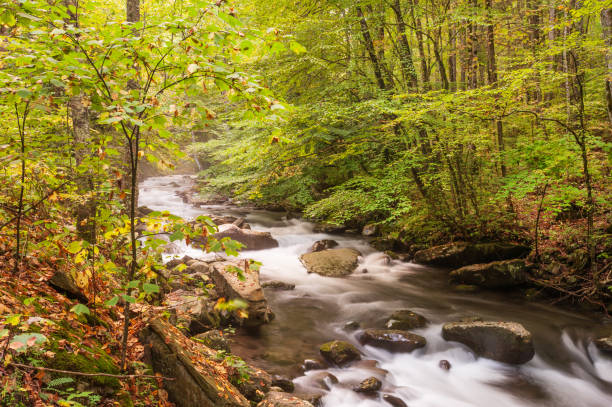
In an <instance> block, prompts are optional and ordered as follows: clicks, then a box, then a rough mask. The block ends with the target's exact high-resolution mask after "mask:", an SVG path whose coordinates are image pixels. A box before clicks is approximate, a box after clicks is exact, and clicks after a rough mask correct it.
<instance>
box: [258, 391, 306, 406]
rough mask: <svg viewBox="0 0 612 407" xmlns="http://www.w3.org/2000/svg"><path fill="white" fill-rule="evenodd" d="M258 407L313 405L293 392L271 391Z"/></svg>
mask: <svg viewBox="0 0 612 407" xmlns="http://www.w3.org/2000/svg"><path fill="white" fill-rule="evenodd" d="M257 407H313V405H312V404H310V403H309V402H307V401H305V400H302V399H299V398H297V397H295V396H292V395H291V394H288V393H282V392H278V391H271V392H269V393H268V394H267V395H266V397H265V398H264V399H263V400H262V401H261V403H259V404H258V405H257Z"/></svg>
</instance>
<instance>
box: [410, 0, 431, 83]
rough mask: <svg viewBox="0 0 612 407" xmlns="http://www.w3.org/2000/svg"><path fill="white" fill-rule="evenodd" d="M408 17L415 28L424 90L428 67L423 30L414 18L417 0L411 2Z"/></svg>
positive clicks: (427, 81)
mask: <svg viewBox="0 0 612 407" xmlns="http://www.w3.org/2000/svg"><path fill="white" fill-rule="evenodd" d="M411 2H412V3H411V7H410V16H411V17H412V25H413V26H414V27H416V30H415V31H416V37H417V45H418V49H419V59H420V60H421V82H422V83H423V88H424V89H425V90H427V89H429V67H428V66H427V55H426V54H425V47H424V46H423V28H422V27H421V19H420V18H417V17H416V13H415V8H416V6H417V3H418V0H411Z"/></svg>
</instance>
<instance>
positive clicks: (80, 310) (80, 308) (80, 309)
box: [70, 304, 90, 315]
mask: <svg viewBox="0 0 612 407" xmlns="http://www.w3.org/2000/svg"><path fill="white" fill-rule="evenodd" d="M70 311H71V312H74V313H75V314H77V315H82V314H87V315H89V314H90V312H89V308H87V306H86V305H84V304H77V305H75V306H74V307H72V308H70Z"/></svg>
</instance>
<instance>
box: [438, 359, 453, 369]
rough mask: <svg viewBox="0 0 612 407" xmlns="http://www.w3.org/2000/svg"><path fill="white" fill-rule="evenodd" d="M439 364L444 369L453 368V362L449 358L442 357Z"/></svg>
mask: <svg viewBox="0 0 612 407" xmlns="http://www.w3.org/2000/svg"><path fill="white" fill-rule="evenodd" d="M438 366H440V369H442V370H450V369H451V364H450V362H449V361H448V360H445V359H442V360H441V361H440V362H439V363H438Z"/></svg>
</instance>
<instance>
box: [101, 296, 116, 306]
mask: <svg viewBox="0 0 612 407" xmlns="http://www.w3.org/2000/svg"><path fill="white" fill-rule="evenodd" d="M118 302H119V296H118V295H115V296H114V297H113V298H111V299H110V300H108V301H106V302H105V303H104V304H105V305H106V306H107V307H114V306H115V305H117V303H118Z"/></svg>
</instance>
